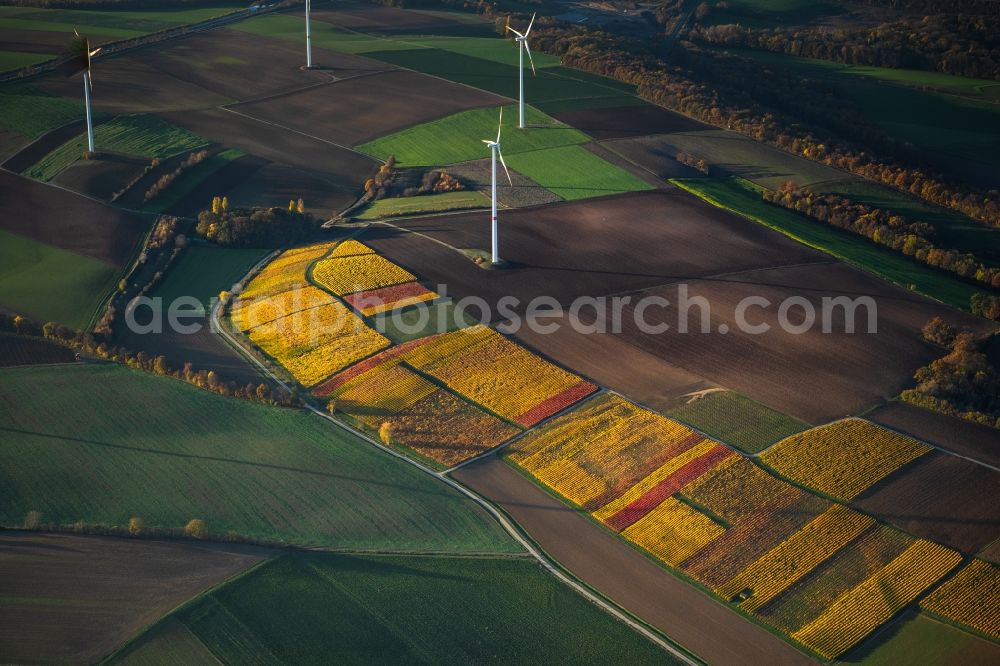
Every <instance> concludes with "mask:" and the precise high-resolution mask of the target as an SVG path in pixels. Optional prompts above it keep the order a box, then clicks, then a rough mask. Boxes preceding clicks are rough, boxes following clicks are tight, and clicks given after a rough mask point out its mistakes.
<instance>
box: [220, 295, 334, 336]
mask: <svg viewBox="0 0 1000 666" xmlns="http://www.w3.org/2000/svg"><path fill="white" fill-rule="evenodd" d="M330 303H333V297H332V296H330V294H328V293H326V292H325V291H323V290H322V289H317V288H316V287H313V286H312V285H308V286H304V287H301V288H296V289H289V290H288V291H283V292H281V293H279V294H275V295H273V296H269V297H266V298H254V299H248V298H240V299H239V300H237V301H236V302H235V303H233V307H232V310H231V312H230V315H229V316H230V319H231V320H232V322H233V325H234V326H236V327H237V328H238V329H239V330H241V331H248V330H250V329H251V328H254V327H256V326H261V325H262V324H268V323H270V322H272V321H274V320H276V319H281V318H282V317H286V316H288V315H290V314H295V313H296V312H300V311H302V310H308V309H311V308H315V307H317V306H320V305H328V304H330Z"/></svg>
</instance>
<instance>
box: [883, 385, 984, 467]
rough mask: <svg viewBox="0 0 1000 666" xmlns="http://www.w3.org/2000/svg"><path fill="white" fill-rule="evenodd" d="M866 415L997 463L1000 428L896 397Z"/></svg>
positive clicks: (962, 453) (945, 446) (973, 456)
mask: <svg viewBox="0 0 1000 666" xmlns="http://www.w3.org/2000/svg"><path fill="white" fill-rule="evenodd" d="M865 418H866V419H869V420H871V421H875V422H876V423H880V424H882V425H884V426H886V427H887V428H892V429H893V430H898V431H899V432H903V433H906V434H908V435H910V436H912V437H916V438H917V439H922V440H924V441H925V442H928V443H929V444H934V445H935V446H940V447H941V448H943V449H946V450H948V451H953V452H955V453H957V454H959V455H962V456H968V457H969V458H972V459H974V460H979V461H981V462H984V463H986V464H988V465H993V466H995V467H997V466H1000V447H998V446H997V440H998V438H1000V431H998V430H997V429H996V428H990V427H989V426H984V425H980V424H979V423H973V422H972V421H967V420H965V419H960V418H956V417H954V416H948V415H947V414H941V413H940V412H934V411H931V410H928V409H924V408H922V407H917V406H916V405H910V404H908V403H905V402H901V401H898V400H897V401H893V402H890V403H887V404H885V405H883V406H881V407H879V408H878V409H875V410H874V411H871V412H869V413H867V414H865Z"/></svg>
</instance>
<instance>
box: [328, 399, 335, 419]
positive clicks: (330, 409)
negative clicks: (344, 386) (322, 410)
mask: <svg viewBox="0 0 1000 666" xmlns="http://www.w3.org/2000/svg"><path fill="white" fill-rule="evenodd" d="M326 411H328V412H329V413H330V415H331V416H332V415H333V414H335V413H336V412H337V401H336V400H334V399H333V398H330V402H328V403H326Z"/></svg>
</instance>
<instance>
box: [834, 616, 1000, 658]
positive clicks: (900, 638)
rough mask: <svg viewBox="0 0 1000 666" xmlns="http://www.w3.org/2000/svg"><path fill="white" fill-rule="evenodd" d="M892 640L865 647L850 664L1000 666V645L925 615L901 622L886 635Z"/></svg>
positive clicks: (882, 638) (902, 619)
mask: <svg viewBox="0 0 1000 666" xmlns="http://www.w3.org/2000/svg"><path fill="white" fill-rule="evenodd" d="M886 633H887V634H888V636H881V637H880V638H881V640H879V641H877V644H876V645H874V646H873V647H870V648H867V649H866V645H865V644H864V643H862V644H861V646H860V647H859V649H858V650H855V651H854V652H853V653H848V655H847V659H845V661H847V662H854V663H861V664H865V665H866V666H895V665H896V664H921V665H922V666H949V665H951V664H960V663H968V664H995V663H998V662H1000V645H997V644H996V643H991V642H989V641H987V640H984V639H982V638H979V637H978V636H974V635H972V634H970V633H968V632H965V631H962V630H961V629H958V628H956V627H953V626H951V625H948V624H945V623H943V622H938V621H937V620H935V619H933V618H930V617H928V616H926V615H924V614H923V613H920V614H917V615H916V616H914V617H908V618H900V619H899V620H897V621H896V622H895V623H894V624H893V625H892V626H890V627H889V628H888V630H887V631H886Z"/></svg>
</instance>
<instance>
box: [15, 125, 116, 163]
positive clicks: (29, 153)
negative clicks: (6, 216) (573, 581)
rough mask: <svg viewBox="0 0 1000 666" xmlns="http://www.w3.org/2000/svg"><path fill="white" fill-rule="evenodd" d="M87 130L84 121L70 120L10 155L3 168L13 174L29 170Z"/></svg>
mask: <svg viewBox="0 0 1000 666" xmlns="http://www.w3.org/2000/svg"><path fill="white" fill-rule="evenodd" d="M100 122H101V119H100V118H97V119H95V126H96V125H98V124H100ZM86 128H87V123H86V120H84V119H83V118H79V119H76V120H72V121H70V122H68V123H66V124H64V125H61V126H59V127H57V128H56V129H53V130H52V131H50V132H48V133H46V134H45V135H44V136H41V137H39V138H37V139H35V141H33V142H32V143H31V144H29V145H27V146H25V147H24V148H22V149H21V150H20V151H18V152H17V153H15V154H14V155H11V156H10V157H9V158H8V159H7V161H6V162H4V164H3V166H4V168H5V169H7V170H9V171H14V172H15V173H22V172H23V171H26V170H28V169H29V168H31V166H32V165H33V164H35V163H36V162H38V160H40V159H42V158H43V157H45V156H46V155H48V154H49V153H51V152H52V151H53V150H55V149H56V148H58V147H59V146H61V145H63V144H64V143H66V142H67V141H69V140H70V139H72V138H74V137H77V136H79V135H80V133H81V132H83V131H85V130H86Z"/></svg>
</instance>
